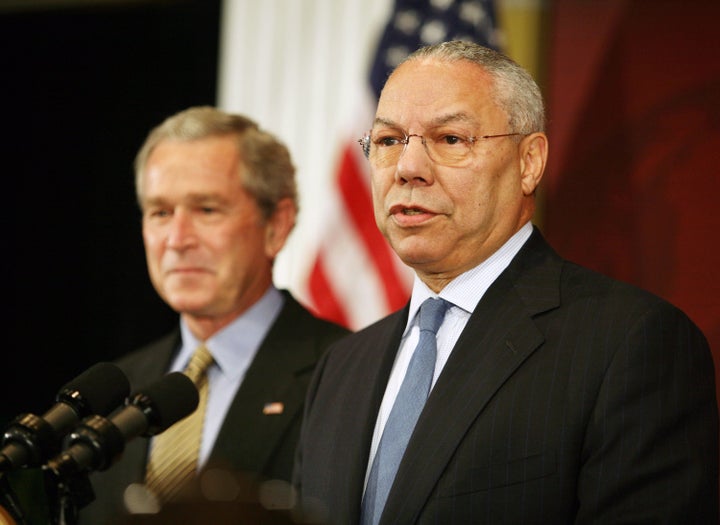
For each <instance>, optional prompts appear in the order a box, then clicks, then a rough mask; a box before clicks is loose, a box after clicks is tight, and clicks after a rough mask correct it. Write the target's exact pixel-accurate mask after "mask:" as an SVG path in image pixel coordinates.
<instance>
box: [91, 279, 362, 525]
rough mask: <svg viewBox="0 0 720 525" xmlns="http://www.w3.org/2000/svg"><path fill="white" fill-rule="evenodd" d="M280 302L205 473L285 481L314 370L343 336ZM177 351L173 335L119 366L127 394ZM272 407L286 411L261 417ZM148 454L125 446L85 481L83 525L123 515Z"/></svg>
mask: <svg viewBox="0 0 720 525" xmlns="http://www.w3.org/2000/svg"><path fill="white" fill-rule="evenodd" d="M283 294H284V295H285V305H284V306H283V308H282V310H281V311H280V314H279V315H278V318H277V319H276V321H275V323H274V324H273V326H272V327H271V328H270V331H269V332H268V334H267V336H266V338H265V340H264V341H263V343H262V345H261V346H260V348H259V350H258V352H257V355H256V356H255V359H254V360H253V362H252V363H251V365H250V367H249V368H248V371H247V373H246V375H245V379H244V380H243V382H242V384H241V385H240V388H239V390H238V392H237V395H236V396H235V399H234V400H233V402H232V404H231V405H230V408H229V410H228V413H227V416H226V417H225V421H224V423H223V425H222V428H221V429H220V433H219V434H218V437H217V441H216V442H215V445H214V447H213V449H212V452H211V453H210V458H209V459H208V466H210V465H213V466H220V467H223V468H226V469H230V470H233V471H237V472H242V473H247V474H250V475H252V476H253V477H256V478H257V479H282V480H287V481H289V480H290V477H291V473H292V464H293V457H294V453H295V447H296V444H297V440H298V437H299V433H300V423H301V419H302V407H303V402H304V398H305V393H306V390H307V386H308V383H309V381H310V377H311V375H312V372H313V369H314V367H315V365H316V363H317V361H318V359H319V358H320V356H321V355H322V353H323V352H324V350H325V349H326V348H327V346H328V345H329V344H330V343H331V342H332V341H335V340H336V339H338V338H340V337H342V336H343V335H346V334H347V333H348V331H347V330H345V329H344V328H341V327H339V326H337V325H334V324H332V323H329V322H327V321H323V320H320V319H317V318H315V317H313V316H312V314H310V312H308V311H307V310H305V309H304V308H303V307H302V306H301V305H300V304H299V303H298V302H297V301H296V300H295V299H293V297H292V296H291V295H290V294H289V293H288V292H286V291H283ZM179 346H180V331H179V329H178V330H175V331H174V332H173V333H171V334H169V335H167V336H166V337H164V338H162V339H160V340H159V341H156V342H155V343H152V344H150V345H148V346H146V347H144V348H142V349H140V350H138V351H136V352H134V353H132V354H130V355H128V356H126V357H124V358H122V359H121V360H120V361H118V365H119V366H120V368H122V369H123V371H124V372H125V373H126V374H127V375H128V378H129V379H130V383H131V386H132V390H133V391H135V390H136V389H138V388H141V387H143V386H146V385H148V384H149V383H152V382H154V381H156V380H158V379H159V378H160V377H162V376H163V375H164V374H165V373H166V372H167V370H168V367H169V366H170V362H171V360H172V358H173V356H174V354H175V352H176V351H177V350H178V349H179ZM274 401H280V402H282V403H283V404H284V410H283V412H282V414H278V415H264V414H263V407H264V405H265V404H266V403H268V402H274ZM147 446H148V440H147V439H145V438H138V439H135V440H133V441H131V442H130V443H129V444H128V446H127V447H126V449H125V451H124V453H123V455H122V457H121V458H120V460H119V461H118V462H117V463H116V464H114V465H112V466H111V467H110V469H108V470H106V471H104V472H98V473H95V474H93V475H92V476H91V478H90V480H91V482H92V486H93V489H94V491H95V494H96V500H95V501H94V502H93V503H91V504H90V505H89V506H87V507H86V508H85V509H82V510H81V512H80V523H81V524H87V525H103V524H105V523H112V522H113V521H114V520H115V519H118V517H119V516H122V515H123V514H124V505H123V499H122V498H123V491H124V489H125V487H127V485H129V484H130V483H135V482H142V481H143V478H144V475H145V463H146V460H147Z"/></svg>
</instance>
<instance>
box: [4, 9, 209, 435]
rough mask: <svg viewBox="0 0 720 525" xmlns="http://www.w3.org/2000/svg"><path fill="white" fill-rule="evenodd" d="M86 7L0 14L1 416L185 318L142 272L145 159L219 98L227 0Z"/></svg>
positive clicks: (46, 400) (27, 406)
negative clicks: (191, 109) (158, 136)
mask: <svg viewBox="0 0 720 525" xmlns="http://www.w3.org/2000/svg"><path fill="white" fill-rule="evenodd" d="M46 4H49V3H48V2H46ZM52 4H58V2H52ZM76 4H79V3H78V2H76ZM84 4H85V6H79V5H75V6H72V5H71V6H65V7H57V6H56V7H48V6H46V7H43V8H35V9H32V8H31V5H32V4H31V0H27V1H26V2H25V3H24V4H23V5H24V7H23V8H14V9H13V8H10V7H8V6H7V5H5V7H3V4H0V50H2V51H0V103H2V107H3V110H2V118H1V119H0V159H2V166H3V168H2V172H3V173H2V175H3V177H2V180H3V183H4V185H3V186H4V189H5V192H4V199H5V201H4V202H5V205H4V206H1V207H0V209H1V210H2V212H1V213H2V215H1V217H2V225H3V226H4V230H5V232H6V234H5V236H4V241H5V242H4V243H3V245H4V246H3V249H2V256H0V261H1V264H2V266H1V269H2V282H4V283H5V285H4V286H3V288H4V290H3V291H4V294H3V295H4V300H3V303H4V304H3V311H4V314H2V315H3V317H4V319H5V322H4V323H3V325H2V326H3V329H2V334H3V336H4V337H2V339H3V341H2V346H1V347H2V350H1V351H0V352H1V354H0V356H1V359H2V360H1V361H0V362H1V363H2V365H0V366H1V368H0V369H1V371H2V372H1V373H2V376H1V377H0V385H1V386H0V402H1V403H2V404H1V405H0V422H4V421H7V419H8V418H11V417H13V416H15V415H17V414H18V413H20V412H33V413H36V414H42V413H44V412H45V411H46V410H47V409H49V408H50V406H51V405H52V403H53V400H54V396H55V393H56V392H57V390H58V389H59V387H60V386H61V385H62V384H64V383H65V382H66V381H68V380H70V379H72V378H73V377H75V376H76V375H78V374H79V373H81V372H82V371H83V370H85V369H87V368H88V367H89V366H90V365H92V364H94V363H96V362H98V361H103V360H110V359H113V358H115V357H117V356H119V355H120V354H122V353H124V352H127V351H129V350H130V349H132V348H134V347H136V346H138V345H140V344H142V343H145V342H147V341H149V340H151V339H153V338H155V337H157V336H159V335H161V334H162V333H164V332H165V331H167V330H168V329H169V327H170V326H172V324H173V323H174V322H175V319H176V318H175V315H174V314H173V313H172V312H171V311H169V309H167V308H166V307H165V306H164V305H163V304H162V302H161V301H160V300H159V299H158V298H157V296H156V295H155V293H154V291H153V290H152V287H151V285H150V282H149V279H148V277H147V273H146V270H145V262H144V254H143V248H142V241H141V234H140V214H139V211H138V209H137V206H136V204H135V198H134V187H133V172H132V162H133V158H134V155H135V152H136V151H137V149H138V148H139V146H140V145H141V143H142V141H143V140H144V137H145V135H146V134H147V132H148V131H149V129H150V128H151V127H152V126H154V125H156V124H157V123H159V122H160V121H161V120H162V119H163V118H165V117H166V116H168V115H170V114H172V113H174V112H176V111H178V110H180V109H183V108H185V107H188V106H192V105H198V104H214V103H215V93H216V76H217V56H218V39H219V20H220V0H176V1H162V2H160V1H154V2H152V1H145V2H140V1H135V2H118V1H115V2H107V1H106V2H92V4H94V6H90V7H89V6H87V4H88V2H85V3H84Z"/></svg>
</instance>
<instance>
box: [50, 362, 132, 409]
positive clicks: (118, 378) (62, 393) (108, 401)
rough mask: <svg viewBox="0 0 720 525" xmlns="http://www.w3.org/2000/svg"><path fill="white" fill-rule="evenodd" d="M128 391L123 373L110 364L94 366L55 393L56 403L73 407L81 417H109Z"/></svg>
mask: <svg viewBox="0 0 720 525" xmlns="http://www.w3.org/2000/svg"><path fill="white" fill-rule="evenodd" d="M129 392H130V383H129V381H128V379H127V377H126V376H125V373H124V372H123V371H122V370H120V368H118V367H117V366H116V365H114V364H112V363H97V364H95V365H93V366H91V367H90V368H88V369H87V370H86V371H85V372H83V373H82V374H80V375H79V376H77V377H76V378H75V379H73V380H71V381H69V382H68V383H67V384H66V385H65V386H63V387H62V388H61V389H60V390H59V391H58V394H57V398H56V400H57V402H59V403H60V402H62V403H67V404H69V405H72V406H73V407H74V408H75V409H76V410H78V411H79V412H80V416H81V417H82V416H86V415H91V414H108V413H110V412H111V411H112V410H113V409H115V408H117V407H118V405H121V404H122V402H123V400H124V399H125V398H126V397H127V395H128V393H129Z"/></svg>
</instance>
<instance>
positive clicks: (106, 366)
mask: <svg viewBox="0 0 720 525" xmlns="http://www.w3.org/2000/svg"><path fill="white" fill-rule="evenodd" d="M129 392H130V383H129V382H128V379H127V377H125V374H124V373H123V372H122V370H120V369H119V368H118V367H117V366H115V365H113V364H111V363H97V364H96V365H94V366H92V367H90V368H89V369H87V370H86V371H85V372H83V373H82V374H80V375H79V376H77V377H76V378H75V379H73V380H72V381H70V382H68V383H67V384H66V385H65V386H63V387H62V388H61V389H60V391H59V392H58V394H57V396H56V397H55V401H56V404H55V405H54V406H53V407H52V408H51V409H50V410H49V411H48V412H46V413H45V414H44V415H43V416H42V417H38V416H36V415H35V414H21V415H19V416H18V417H17V418H15V419H14V420H13V421H12V422H11V423H10V424H9V425H8V427H7V428H6V429H5V433H4V434H3V437H2V450H1V451H0V473H3V472H7V471H10V470H13V469H16V468H20V467H24V466H29V467H35V466H39V465H41V464H42V463H44V462H45V461H46V460H47V459H48V458H50V457H52V456H53V455H54V454H57V453H58V452H59V451H60V446H61V443H62V439H63V438H64V437H65V435H66V434H67V433H68V432H70V431H71V430H72V429H73V428H75V426H76V425H77V424H78V423H79V422H80V420H81V419H82V418H83V417H85V416H88V415H90V414H108V413H110V412H111V411H112V410H114V409H115V408H116V407H117V406H118V405H120V404H121V403H122V402H123V399H124V398H125V397H126V396H127V395H128V393H129Z"/></svg>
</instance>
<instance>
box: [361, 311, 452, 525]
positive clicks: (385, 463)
mask: <svg viewBox="0 0 720 525" xmlns="http://www.w3.org/2000/svg"><path fill="white" fill-rule="evenodd" d="M449 306H450V303H448V302H447V301H445V300H443V299H426V300H425V302H424V303H423V304H422V305H421V306H420V312H419V314H418V316H419V323H418V324H419V325H420V340H419V341H418V344H417V346H416V347H415V350H414V352H413V356H412V359H410V364H409V365H408V369H407V372H406V373H405V379H404V380H403V383H402V385H401V386H400V391H399V392H398V395H397V398H396V399H395V404H394V405H393V407H392V410H391V411H390V416H389V417H388V420H387V423H386V424H385V430H384V431H383V435H382V437H381V438H380V444H379V446H378V449H377V452H376V454H375V459H374V460H373V464H372V468H371V470H370V477H369V478H368V483H367V488H366V489H365V497H364V498H363V502H362V517H361V520H360V521H361V524H362V525H375V524H377V523H378V522H379V521H380V516H381V515H382V511H383V508H384V507H385V501H386V500H387V497H388V494H389V492H390V487H392V484H393V481H394V479H395V474H396V473H397V469H398V466H399V465H400V460H401V459H402V457H403V454H404V453H405V448H406V447H407V444H408V441H410V435H411V434H412V432H413V429H414V428H415V423H417V420H418V417H419V416H420V412H422V409H423V406H425V401H426V400H427V397H428V394H429V393H430V385H431V384H432V378H433V374H434V372H435V357H436V356H437V340H436V334H437V331H438V328H440V325H441V324H442V321H443V318H444V317H445V311H446V310H447V308H448V307H449Z"/></svg>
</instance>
